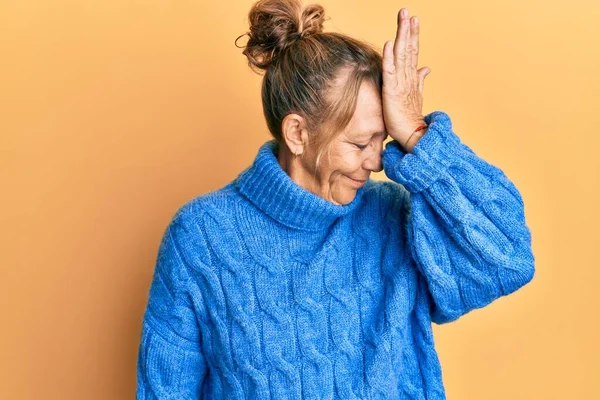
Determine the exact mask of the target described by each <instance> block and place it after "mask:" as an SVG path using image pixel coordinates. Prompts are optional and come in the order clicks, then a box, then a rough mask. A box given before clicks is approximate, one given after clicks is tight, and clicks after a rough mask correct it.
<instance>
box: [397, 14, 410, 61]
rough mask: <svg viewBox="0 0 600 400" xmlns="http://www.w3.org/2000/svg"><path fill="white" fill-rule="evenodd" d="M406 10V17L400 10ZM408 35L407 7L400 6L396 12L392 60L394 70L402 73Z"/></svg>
mask: <svg viewBox="0 0 600 400" xmlns="http://www.w3.org/2000/svg"><path fill="white" fill-rule="evenodd" d="M403 10H406V17H405V16H403V15H402V11H403ZM409 35H410V21H409V19H408V9H406V8H402V9H401V10H400V12H399V13H398V30H397V31H396V40H395V42H394V60H395V63H396V70H397V71H400V72H401V73H404V69H405V68H406V62H407V57H408V54H407V53H406V44H407V42H408V39H409Z"/></svg>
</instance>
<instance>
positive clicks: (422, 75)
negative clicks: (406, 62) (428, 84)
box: [417, 67, 431, 93]
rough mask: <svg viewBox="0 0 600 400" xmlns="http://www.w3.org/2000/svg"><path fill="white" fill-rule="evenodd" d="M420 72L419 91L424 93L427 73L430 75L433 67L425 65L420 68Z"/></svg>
mask: <svg viewBox="0 0 600 400" xmlns="http://www.w3.org/2000/svg"><path fill="white" fill-rule="evenodd" d="M417 72H418V74H419V91H420V92H421V93H423V85H424V82H425V77H426V76H427V75H429V73H430V72H431V68H429V67H423V68H421V69H419V71H417Z"/></svg>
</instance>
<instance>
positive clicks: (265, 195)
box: [235, 139, 369, 230]
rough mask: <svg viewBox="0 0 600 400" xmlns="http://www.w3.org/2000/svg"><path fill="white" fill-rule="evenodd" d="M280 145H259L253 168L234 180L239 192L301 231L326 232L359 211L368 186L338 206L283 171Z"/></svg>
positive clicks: (271, 141) (271, 142)
mask: <svg viewBox="0 0 600 400" xmlns="http://www.w3.org/2000/svg"><path fill="white" fill-rule="evenodd" d="M276 152H277V142H276V141H275V140H274V139H271V140H269V141H267V142H265V143H264V144H263V145H261V146H260V148H259V150H258V154H257V155H256V158H255V159H254V162H253V163H252V165H251V166H250V167H248V168H246V169H245V170H244V171H242V172H241V173H240V174H239V175H238V177H237V178H236V180H235V185H236V187H237V188H238V190H239V191H240V192H241V193H242V194H243V195H244V196H246V197H247V198H248V199H249V200H250V201H251V202H252V203H254V204H255V205H256V206H257V207H258V208H260V209H261V210H262V211H264V212H265V213H266V214H268V215H269V216H271V217H272V218H274V219H275V220H277V221H279V222H280V223H282V224H284V225H286V226H289V227H292V228H299V229H307V230H321V229H327V228H329V227H330V226H331V224H333V222H335V220H336V219H337V218H338V217H341V216H343V215H346V214H349V213H351V212H352V211H353V210H355V209H356V207H357V206H358V204H359V203H360V201H361V198H362V196H363V192H364V187H365V185H366V184H368V183H369V182H366V183H365V185H363V186H362V187H360V188H359V189H358V190H357V191H356V195H355V197H354V199H353V200H352V202H350V203H349V204H345V205H337V204H334V203H332V202H330V201H328V200H325V199H323V198H322V197H320V196H317V195H316V194H314V193H312V192H310V191H308V190H306V189H304V188H303V187H301V186H300V185H298V184H297V183H296V182H294V181H293V180H292V179H291V178H290V176H289V175H288V174H287V172H285V171H284V170H283V168H281V166H280V165H279V162H278V161H277V155H276Z"/></svg>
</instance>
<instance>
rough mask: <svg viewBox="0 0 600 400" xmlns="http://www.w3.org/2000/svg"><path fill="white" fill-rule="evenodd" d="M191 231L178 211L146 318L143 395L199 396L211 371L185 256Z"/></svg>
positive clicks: (140, 377) (140, 363) (140, 369)
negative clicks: (203, 343) (204, 351)
mask: <svg viewBox="0 0 600 400" xmlns="http://www.w3.org/2000/svg"><path fill="white" fill-rule="evenodd" d="M188 233H189V231H187V230H186V227H185V225H184V223H183V216H182V214H181V213H177V214H176V216H175V217H174V218H173V219H172V221H171V222H170V224H169V225H168V226H167V228H166V230H165V232H164V235H163V237H162V241H161V243H160V246H159V250H158V256H157V258H156V264H155V268H154V274H153V278H152V283H151V286H150V290H149V297H148V303H147V306H146V310H145V313H144V316H143V320H142V332H141V340H140V344H139V350H138V360H137V396H136V398H137V399H138V400H141V399H144V400H151V399H152V400H154V399H198V398H200V397H201V396H200V392H201V388H202V383H203V380H204V377H205V375H206V372H207V364H206V360H205V357H204V354H203V352H202V347H201V332H200V326H199V320H198V319H197V318H196V313H195V310H196V309H198V301H199V299H200V296H199V293H198V289H197V285H195V283H194V282H193V281H192V280H191V278H190V274H189V273H188V268H187V265H186V264H185V262H184V259H185V257H183V256H182V252H183V251H185V249H186V246H188V245H186V243H187V242H186V241H185V237H186V235H188Z"/></svg>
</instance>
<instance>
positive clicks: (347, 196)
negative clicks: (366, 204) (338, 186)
mask: <svg viewBox="0 0 600 400" xmlns="http://www.w3.org/2000/svg"><path fill="white" fill-rule="evenodd" d="M354 197H356V190H348V191H344V193H340V194H339V195H337V196H335V197H334V201H335V203H338V204H339V205H346V204H349V203H352V200H354Z"/></svg>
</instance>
